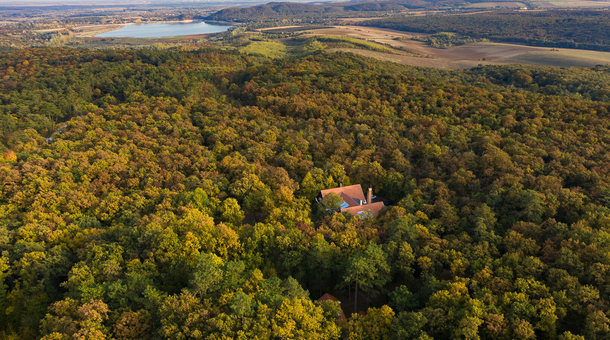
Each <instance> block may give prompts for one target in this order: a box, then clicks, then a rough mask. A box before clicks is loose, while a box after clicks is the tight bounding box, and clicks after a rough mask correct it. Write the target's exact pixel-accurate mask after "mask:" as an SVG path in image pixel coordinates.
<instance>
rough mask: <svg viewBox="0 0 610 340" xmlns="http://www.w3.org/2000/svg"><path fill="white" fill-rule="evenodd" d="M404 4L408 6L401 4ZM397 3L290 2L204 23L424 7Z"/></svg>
mask: <svg viewBox="0 0 610 340" xmlns="http://www.w3.org/2000/svg"><path fill="white" fill-rule="evenodd" d="M402 2H408V3H410V4H411V5H412V6H408V5H406V4H403V3H402ZM402 2H401V3H398V2H395V1H393V2H388V1H382V2H361V3H338V4H324V5H311V4H300V3H291V2H272V3H268V4H265V5H258V6H252V7H245V8H226V9H223V10H221V11H219V12H216V13H214V14H212V15H210V16H208V17H207V18H205V19H207V20H217V21H239V22H244V21H259V20H268V19H292V18H295V17H299V18H303V19H309V18H325V17H345V16H353V15H355V14H356V13H358V12H366V13H368V12H392V11H402V10H404V9H406V8H407V7H411V8H417V7H423V5H425V4H426V2H424V1H419V0H405V1H402Z"/></svg>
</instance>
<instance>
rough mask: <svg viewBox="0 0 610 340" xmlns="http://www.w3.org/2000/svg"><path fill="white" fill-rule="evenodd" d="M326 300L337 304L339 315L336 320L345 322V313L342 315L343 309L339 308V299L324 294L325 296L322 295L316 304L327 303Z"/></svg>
mask: <svg viewBox="0 0 610 340" xmlns="http://www.w3.org/2000/svg"><path fill="white" fill-rule="evenodd" d="M327 300H330V301H336V302H337V303H338V304H339V309H341V313H339V315H337V319H338V320H345V319H346V317H345V313H343V308H341V301H339V299H337V298H336V297H334V296H332V295H330V294H328V293H326V294H324V295H322V297H321V298H319V299H318V302H322V301H327Z"/></svg>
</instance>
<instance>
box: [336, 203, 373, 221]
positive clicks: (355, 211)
mask: <svg viewBox="0 0 610 340" xmlns="http://www.w3.org/2000/svg"><path fill="white" fill-rule="evenodd" d="M383 207H384V205H383V202H377V203H371V204H365V205H358V206H355V207H347V208H345V209H341V211H349V212H350V213H351V214H352V215H356V214H358V212H360V211H366V210H370V211H371V212H372V213H373V217H374V218H377V216H378V215H379V212H380V211H381V209H382V208H383Z"/></svg>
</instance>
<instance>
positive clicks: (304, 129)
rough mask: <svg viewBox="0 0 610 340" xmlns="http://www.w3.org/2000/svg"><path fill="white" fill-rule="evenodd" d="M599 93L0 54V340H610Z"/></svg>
mask: <svg viewBox="0 0 610 340" xmlns="http://www.w3.org/2000/svg"><path fill="white" fill-rule="evenodd" d="M609 72H610V71H609V69H608V67H601V66H600V67H597V68H593V69H577V68H571V69H559V68H541V67H518V66H486V67H482V66H481V67H478V68H475V69H472V70H466V71H440V70H432V69H423V68H415V67H407V66H400V65H397V64H391V63H382V62H379V61H375V60H372V59H367V58H364V57H358V56H354V55H352V54H345V53H335V54H327V53H325V52H321V51H317V52H313V53H311V54H310V55H307V56H301V57H294V58H278V59H276V60H268V59H265V58H262V57H257V56H246V55H241V54H239V53H238V52H230V51H220V50H215V49H205V50H197V51H177V50H176V51H153V50H141V51H122V50H117V51H87V50H76V49H26V50H19V51H14V52H11V53H6V54H2V55H0V77H2V79H3V81H2V82H0V127H1V131H0V141H1V143H2V144H0V155H1V158H0V254H1V256H0V311H1V313H0V337H1V338H3V339H37V338H43V339H47V340H48V339H75V338H76V339H81V338H82V339H84V338H89V339H255V338H257V339H278V338H282V339H344V338H348V339H421V340H423V339H562V340H568V339H570V340H574V339H585V338H586V339H607V338H608V337H610V319H609V316H610V312H609V309H608V306H609V302H610V258H608V253H609V251H610V242H609V241H608V240H609V235H610V234H609V232H610V230H609V229H608V225H609V223H610V176H609V170H610V159H609V155H610V154H609V153H608V143H610V131H609V129H610V116H609V109H610V102H609V99H610V91H609V90H608V82H609V81H610V80H609V79H610V78H609V76H610V75H609ZM341 182H342V183H343V184H345V185H348V184H361V185H362V187H364V188H366V187H369V186H371V187H372V188H374V190H375V193H376V194H377V195H378V196H380V198H382V199H384V200H391V201H394V202H395V204H393V205H391V206H388V207H386V208H385V209H384V210H383V211H382V212H381V214H380V216H379V217H378V218H377V219H371V218H365V219H361V218H359V217H352V216H351V215H349V214H332V212H331V213H329V211H327V210H326V209H324V208H323V207H322V206H321V205H320V204H318V203H316V202H315V201H314V198H315V197H316V196H317V194H318V193H319V191H320V190H322V189H327V188H333V187H337V186H338V184H339V183H341ZM325 293H330V294H333V295H334V296H337V297H339V298H340V300H341V301H342V304H341V307H342V309H343V311H344V312H345V314H346V315H347V316H348V320H346V321H343V322H341V321H339V322H337V315H338V314H339V312H340V309H339V308H340V307H339V305H338V304H336V303H334V302H332V301H325V302H322V303H320V302H317V301H315V300H317V299H318V298H320V297H321V296H322V295H323V294H325ZM354 312H359V313H358V314H353V315H352V313H354Z"/></svg>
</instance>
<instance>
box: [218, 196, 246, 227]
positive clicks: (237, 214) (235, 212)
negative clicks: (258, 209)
mask: <svg viewBox="0 0 610 340" xmlns="http://www.w3.org/2000/svg"><path fill="white" fill-rule="evenodd" d="M219 211H220V219H221V220H222V221H224V222H227V223H231V224H232V225H234V226H239V225H241V222H242V221H243V220H244V217H245V215H244V212H243V211H242V210H241V207H240V206H239V203H238V202H237V200H236V199H234V198H227V199H226V200H224V201H223V202H222V204H221V205H220V208H219Z"/></svg>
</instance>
